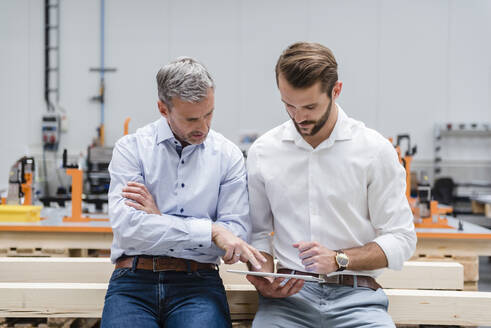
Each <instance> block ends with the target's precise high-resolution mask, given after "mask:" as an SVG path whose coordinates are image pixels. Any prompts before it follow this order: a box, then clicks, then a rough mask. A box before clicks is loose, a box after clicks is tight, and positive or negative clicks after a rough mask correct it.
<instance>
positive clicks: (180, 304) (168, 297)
mask: <svg viewBox="0 0 491 328" xmlns="http://www.w3.org/2000/svg"><path fill="white" fill-rule="evenodd" d="M231 326H232V324H231V320H230V312H229V308H228V303H227V297H226V294H225V289H224V287H223V283H222V279H221V278H220V275H219V274H218V271H215V270H203V271H197V272H194V273H191V272H189V273H188V272H175V271H164V272H153V271H150V270H134V271H133V270H132V269H131V268H121V269H116V270H114V272H113V274H112V276H111V280H110V281H109V287H108V290H107V293H106V299H105V302H104V310H103V312H102V320H101V328H108V327H118V328H121V327H145V328H146V327H166V328H172V327H217V328H218V327H231Z"/></svg>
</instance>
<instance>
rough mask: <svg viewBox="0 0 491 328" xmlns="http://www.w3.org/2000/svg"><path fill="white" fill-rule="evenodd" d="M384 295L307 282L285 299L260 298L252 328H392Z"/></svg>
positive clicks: (364, 289)
mask: <svg viewBox="0 0 491 328" xmlns="http://www.w3.org/2000/svg"><path fill="white" fill-rule="evenodd" d="M387 307H388V299H387V295H385V293H384V291H383V290H382V289H381V288H379V289H377V290H376V291H375V290H372V289H369V288H366V287H348V286H340V285H331V284H318V283H316V282H306V283H305V284H304V286H303V288H302V289H301V290H300V292H298V293H297V294H294V295H292V296H290V297H287V298H266V297H262V296H259V309H258V311H257V313H256V317H255V318H254V322H253V324H252V327H253V328H263V327H268V328H271V327H277V328H291V327H299V328H300V327H301V328H334V327H335V328H360V327H363V328H369V327H370V328H381V327H387V328H395V325H394V323H393V322H392V318H391V317H390V315H389V314H388V313H387Z"/></svg>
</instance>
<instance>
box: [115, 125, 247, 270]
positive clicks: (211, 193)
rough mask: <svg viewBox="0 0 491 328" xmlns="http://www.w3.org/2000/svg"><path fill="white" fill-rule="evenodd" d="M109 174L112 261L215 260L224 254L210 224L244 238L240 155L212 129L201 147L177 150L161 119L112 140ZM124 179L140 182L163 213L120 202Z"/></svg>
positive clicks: (244, 185)
mask: <svg viewBox="0 0 491 328" xmlns="http://www.w3.org/2000/svg"><path fill="white" fill-rule="evenodd" d="M178 150H182V153H181V154H179V152H178ZM109 173H110V174H111V185H110V188H109V195H108V198H109V218H110V221H111V227H112V229H113V233H114V238H113V244H112V247H111V260H112V261H113V262H115V261H116V260H117V259H118V258H119V257H120V256H121V255H123V254H125V255H128V256H131V255H166V256H172V257H179V258H186V259H191V260H196V261H199V262H203V263H218V261H219V256H222V255H223V254H224V252H223V250H221V249H220V248H218V247H217V246H216V245H215V244H214V243H213V242H212V240H211V224H212V223H213V222H216V223H217V224H221V225H223V226H224V227H226V228H227V229H228V230H230V231H231V232H233V233H234V234H235V235H236V236H238V237H240V238H242V239H244V240H246V241H247V240H248V238H249V234H250V230H251V227H250V222H249V205H248V197H247V179H246V170H245V163H244V156H243V155H242V152H241V151H240V150H239V148H238V147H237V146H236V145H234V144H233V143H232V142H231V141H229V140H228V139H226V138H225V137H224V136H222V135H221V134H219V133H217V132H215V131H213V130H210V132H209V133H208V136H207V137H206V140H205V141H204V142H203V143H201V144H199V145H189V146H187V147H184V148H182V147H181V144H180V142H179V141H178V140H176V139H175V138H174V135H173V133H172V131H171V130H170V128H169V125H168V124H167V120H166V119H164V118H160V119H159V120H157V121H155V122H153V123H151V124H148V125H147V126H145V127H143V128H141V129H138V130H137V131H136V133H135V134H130V135H127V136H124V137H123V138H121V139H120V140H118V142H117V143H116V145H115V147H114V151H113V157H112V160H111V164H110V165H109ZM128 181H136V182H140V183H143V184H145V186H146V187H147V189H148V191H149V192H150V193H151V194H152V196H153V198H154V200H155V203H156V205H157V207H158V208H159V210H160V212H162V214H161V215H156V214H147V213H146V212H144V211H139V210H136V209H134V208H133V207H130V206H128V205H126V204H125V201H127V199H125V198H123V197H122V195H121V190H122V188H123V187H125V186H126V184H127V183H128Z"/></svg>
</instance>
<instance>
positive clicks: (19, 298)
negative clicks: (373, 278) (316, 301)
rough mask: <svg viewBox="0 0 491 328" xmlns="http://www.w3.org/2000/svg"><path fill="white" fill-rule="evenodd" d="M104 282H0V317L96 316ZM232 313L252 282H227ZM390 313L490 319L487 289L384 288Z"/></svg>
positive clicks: (252, 295) (247, 299)
mask: <svg viewBox="0 0 491 328" xmlns="http://www.w3.org/2000/svg"><path fill="white" fill-rule="evenodd" d="M106 288H107V284H95V283H94V284H87V283H85V284H77V283H0V295H1V297H0V316H1V317H78V318H98V317H100V316H101V314H102V307H103V304H104V296H105V293H106ZM226 291H227V296H228V297H229V302H230V301H231V309H232V310H231V312H232V313H234V314H249V313H254V312H255V310H256V309H257V293H256V291H255V289H254V287H253V286H252V285H227V286H226ZM385 292H386V294H387V296H388V297H389V302H390V305H389V313H390V315H391V316H392V318H393V320H394V321H395V322H396V323H399V324H434V325H482V326H489V325H491V311H489V309H490V308H491V293H485V292H462V291H435V290H431V291H430V290H404V289H387V290H386V291H385Z"/></svg>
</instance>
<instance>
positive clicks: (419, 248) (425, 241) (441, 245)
mask: <svg viewBox="0 0 491 328" xmlns="http://www.w3.org/2000/svg"><path fill="white" fill-rule="evenodd" d="M415 253H418V254H427V255H435V256H444V255H447V254H451V255H455V256H473V255H480V256H491V240H487V239H440V238H418V243H417V245H416V252H415Z"/></svg>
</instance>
